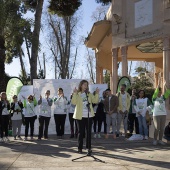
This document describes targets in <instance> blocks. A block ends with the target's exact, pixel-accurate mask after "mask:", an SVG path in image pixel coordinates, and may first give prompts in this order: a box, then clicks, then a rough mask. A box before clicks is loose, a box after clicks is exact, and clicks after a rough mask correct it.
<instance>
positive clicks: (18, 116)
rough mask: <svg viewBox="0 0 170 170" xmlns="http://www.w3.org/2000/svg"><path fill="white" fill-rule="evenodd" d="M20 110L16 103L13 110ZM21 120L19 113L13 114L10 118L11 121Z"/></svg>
mask: <svg viewBox="0 0 170 170" xmlns="http://www.w3.org/2000/svg"><path fill="white" fill-rule="evenodd" d="M17 109H18V110H21V108H20V106H19V105H18V102H17V103H15V108H14V110H17ZM21 119H22V115H21V112H18V113H17V112H14V113H13V116H12V117H11V120H21Z"/></svg>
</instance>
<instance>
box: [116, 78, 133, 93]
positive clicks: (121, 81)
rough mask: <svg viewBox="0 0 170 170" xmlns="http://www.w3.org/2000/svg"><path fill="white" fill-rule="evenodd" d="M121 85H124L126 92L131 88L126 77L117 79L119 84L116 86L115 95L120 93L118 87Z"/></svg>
mask: <svg viewBox="0 0 170 170" xmlns="http://www.w3.org/2000/svg"><path fill="white" fill-rule="evenodd" d="M122 84H125V85H126V91H128V89H129V88H130V86H131V82H130V79H129V78H128V77H126V76H123V77H121V78H120V79H119V82H118V84H117V93H118V92H119V91H120V87H121V85H122Z"/></svg>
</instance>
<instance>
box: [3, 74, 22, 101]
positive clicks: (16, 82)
mask: <svg viewBox="0 0 170 170" xmlns="http://www.w3.org/2000/svg"><path fill="white" fill-rule="evenodd" d="M22 86H23V83H22V81H21V80H20V79H19V78H17V77H15V78H11V79H10V80H9V81H8V84H7V88H6V94H7V99H8V100H9V101H10V102H12V97H13V96H14V95H18V94H19V92H20V90H21V88H22Z"/></svg>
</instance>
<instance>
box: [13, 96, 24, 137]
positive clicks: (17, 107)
mask: <svg viewBox="0 0 170 170" xmlns="http://www.w3.org/2000/svg"><path fill="white" fill-rule="evenodd" d="M12 98H13V102H12V103H11V120H12V133H13V136H14V140H16V137H17V136H18V138H19V139H20V140H22V138H21V136H20V135H21V125H22V109H23V103H22V102H21V100H19V101H18V97H17V95H14V96H13V97H12ZM17 129H18V131H17Z"/></svg>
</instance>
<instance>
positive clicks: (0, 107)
mask: <svg viewBox="0 0 170 170" xmlns="http://www.w3.org/2000/svg"><path fill="white" fill-rule="evenodd" d="M4 108H5V104H4V101H3V100H1V101H0V116H1V115H2V110H3V109H4ZM7 109H8V110H10V104H9V103H8V104H7Z"/></svg>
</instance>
